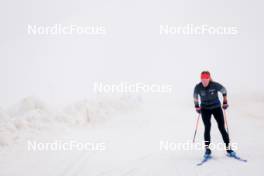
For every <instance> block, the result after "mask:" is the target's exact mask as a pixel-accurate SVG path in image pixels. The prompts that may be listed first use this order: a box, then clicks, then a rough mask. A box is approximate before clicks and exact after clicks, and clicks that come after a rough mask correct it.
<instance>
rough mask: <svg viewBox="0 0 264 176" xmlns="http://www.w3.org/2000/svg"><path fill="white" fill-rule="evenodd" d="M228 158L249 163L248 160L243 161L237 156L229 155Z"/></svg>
mask: <svg viewBox="0 0 264 176" xmlns="http://www.w3.org/2000/svg"><path fill="white" fill-rule="evenodd" d="M227 156H228V157H229V158H234V159H236V160H238V161H242V162H247V160H246V159H242V158H240V157H239V156H238V155H237V154H227Z"/></svg>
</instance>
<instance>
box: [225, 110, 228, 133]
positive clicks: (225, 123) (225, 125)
mask: <svg viewBox="0 0 264 176" xmlns="http://www.w3.org/2000/svg"><path fill="white" fill-rule="evenodd" d="M224 119H225V126H226V131H227V134H228V135H229V129H228V125H227V117H226V111H225V110H224Z"/></svg>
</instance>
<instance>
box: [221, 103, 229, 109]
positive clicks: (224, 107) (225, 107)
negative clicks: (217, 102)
mask: <svg viewBox="0 0 264 176" xmlns="http://www.w3.org/2000/svg"><path fill="white" fill-rule="evenodd" d="M222 108H223V109H224V110H226V109H227V108H228V104H227V102H226V101H224V102H223V106H222Z"/></svg>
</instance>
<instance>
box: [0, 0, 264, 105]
mask: <svg viewBox="0 0 264 176" xmlns="http://www.w3.org/2000/svg"><path fill="white" fill-rule="evenodd" d="M263 16H264V14H263V2H262V1H260V0H259V1H256V0H246V1H238V0H228V1H227V0H224V1H212V0H206V1H188V0H184V1H177V0H159V1H155V0H145V1H143V0H133V1H121V0H115V1H111V0H97V1H90V0H88V1H87V0H82V1H78V0H70V1H67V2H66V1H62V0H45V1H44V0H43V1H40V0H34V1H33V0H24V1H18V0H11V1H5V2H1V5H0V18H1V24H0V25H1V33H0V37H1V40H0V80H1V91H0V97H1V98H0V106H3V107H5V106H7V105H9V104H12V103H15V102H17V101H18V100H20V99H21V98H23V97H26V96H36V97H39V98H40V99H43V100H44V101H48V102H55V103H64V102H70V101H73V100H79V99H82V98H87V97H90V96H92V94H93V92H92V88H93V83H94V82H96V81H103V82H108V83H111V82H113V83H117V82H120V81H128V82H146V83H161V84H172V85H173V86H174V87H173V92H174V93H173V94H176V95H177V94H178V95H179V96H187V97H188V98H190V97H191V96H192V91H193V88H194V86H195V84H196V83H197V82H198V81H199V73H200V72H201V71H202V70H210V71H211V72H212V75H213V79H215V80H216V81H218V82H221V83H223V84H224V85H225V86H226V87H227V88H228V91H229V92H248V93H250V92H263V90H264V84H263V78H262V76H263V75H264V74H263V73H264V71H263V20H262V17H263ZM54 24H63V25H71V24H73V25H79V26H89V25H90V26H91V25H94V26H95V25H103V26H104V27H105V31H106V34H105V35H99V36H98V35H70V36H67V35H47V36H43V35H29V34H28V31H27V30H28V25H44V26H52V25H54ZM187 24H194V25H204V24H206V25H210V26H226V27H230V26H233V27H236V28H237V29H238V34H237V35H222V36H216V35H213V36H210V35H198V36H186V35H160V25H170V26H184V25H187ZM263 93H264V92H263ZM154 96H155V95H154Z"/></svg>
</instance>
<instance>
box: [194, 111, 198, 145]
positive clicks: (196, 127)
mask: <svg viewBox="0 0 264 176" xmlns="http://www.w3.org/2000/svg"><path fill="white" fill-rule="evenodd" d="M199 119H200V113H199V114H198V117H197V120H196V126H195V131H194V135H193V143H194V142H195V136H196V133H197V129H198V124H199Z"/></svg>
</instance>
